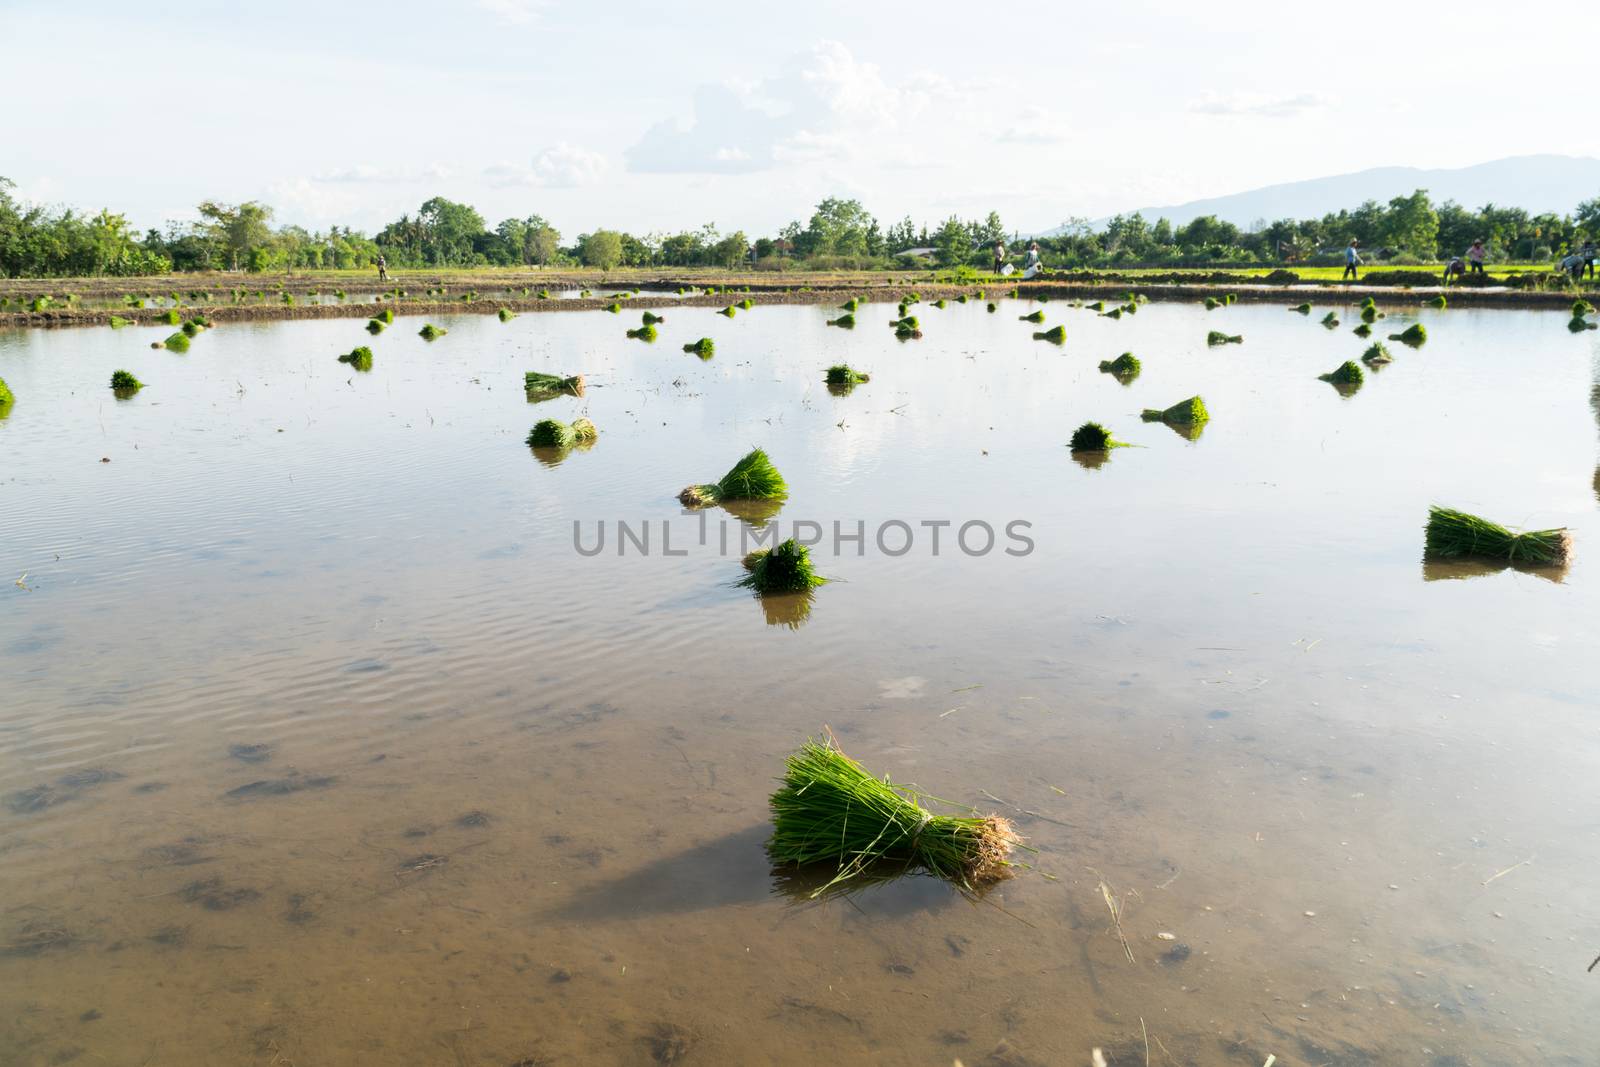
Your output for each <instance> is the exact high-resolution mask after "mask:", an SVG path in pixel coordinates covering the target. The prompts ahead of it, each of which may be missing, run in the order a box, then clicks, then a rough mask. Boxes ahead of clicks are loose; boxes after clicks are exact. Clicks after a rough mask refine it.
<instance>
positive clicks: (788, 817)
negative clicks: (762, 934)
mask: <svg viewBox="0 0 1600 1067" xmlns="http://www.w3.org/2000/svg"><path fill="white" fill-rule="evenodd" d="M780 781H781V785H780V786H779V787H778V789H777V791H776V792H774V793H773V794H772V798H771V800H770V802H769V803H770V805H771V808H772V837H771V838H770V839H769V840H768V841H767V854H768V856H769V857H770V858H771V859H772V862H773V863H774V864H775V865H777V866H779V867H809V866H824V867H826V868H831V869H832V870H833V871H834V874H833V876H832V878H831V879H830V880H829V881H828V882H827V883H826V884H824V885H822V886H820V887H819V888H817V889H815V890H813V891H812V892H811V893H810V894H809V895H810V896H811V897H812V898H816V897H819V896H822V895H824V894H826V893H828V892H830V891H834V890H837V889H839V887H841V886H846V885H847V884H848V883H850V882H852V881H853V880H857V879H861V880H864V881H870V880H871V879H872V877H873V875H874V872H877V871H881V870H882V869H883V868H884V867H885V866H889V865H893V866H898V867H901V868H903V869H908V870H909V869H917V870H923V871H926V872H927V873H929V874H931V875H934V876H935V877H937V878H942V879H944V880H945V881H947V882H949V883H951V884H952V885H954V886H956V887H957V888H958V889H960V890H962V891H963V892H965V893H967V894H969V895H976V894H977V893H979V892H980V891H981V890H982V889H983V888H984V887H986V886H988V885H990V884H992V883H994V882H997V881H999V880H1001V879H1003V878H1006V877H1008V876H1009V875H1010V874H1011V862H1010V860H1009V857H1010V855H1011V851H1012V849H1013V848H1015V847H1016V846H1017V845H1019V844H1021V842H1022V838H1021V837H1020V836H1018V834H1017V832H1016V830H1015V829H1013V828H1012V825H1011V823H1010V822H1008V821H1007V820H1005V819H1003V818H1001V817H999V816H998V815H989V816H978V815H977V814H976V813H973V815H972V816H970V817H967V816H961V817H958V816H952V815H935V814H933V813H932V812H930V811H928V810H927V808H925V807H924V806H923V805H924V802H926V801H929V800H932V799H933V798H931V797H929V796H928V795H927V794H924V793H920V792H917V791H915V790H912V789H908V788H906V787H904V786H901V787H896V786H894V785H893V784H892V783H891V782H890V781H889V779H888V778H887V777H885V778H882V779H879V778H875V777H873V776H872V775H870V774H868V773H867V772H866V770H865V769H864V768H863V767H862V766H861V765H860V764H859V763H857V762H856V761H855V760H853V759H851V758H850V757H849V756H847V755H845V754H844V753H843V752H841V751H840V750H839V746H838V742H837V741H836V740H835V739H834V737H833V735H832V733H831V732H830V733H829V734H828V737H827V740H826V741H825V742H818V741H813V740H807V741H806V743H805V744H804V745H802V746H801V747H800V750H799V751H798V752H796V753H794V754H793V755H791V756H790V757H789V758H788V760H787V761H786V762H785V765H784V774H783V778H782V779H781V780H780Z"/></svg>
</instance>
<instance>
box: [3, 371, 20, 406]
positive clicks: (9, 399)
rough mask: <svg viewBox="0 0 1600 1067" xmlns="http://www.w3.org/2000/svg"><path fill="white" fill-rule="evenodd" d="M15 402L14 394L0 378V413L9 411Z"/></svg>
mask: <svg viewBox="0 0 1600 1067" xmlns="http://www.w3.org/2000/svg"><path fill="white" fill-rule="evenodd" d="M16 401H17V397H16V394H15V393H13V392H12V391H11V387H10V386H9V385H7V384H6V380H5V379H4V378H0V411H9V410H11V405H12V404H14V403H16Z"/></svg>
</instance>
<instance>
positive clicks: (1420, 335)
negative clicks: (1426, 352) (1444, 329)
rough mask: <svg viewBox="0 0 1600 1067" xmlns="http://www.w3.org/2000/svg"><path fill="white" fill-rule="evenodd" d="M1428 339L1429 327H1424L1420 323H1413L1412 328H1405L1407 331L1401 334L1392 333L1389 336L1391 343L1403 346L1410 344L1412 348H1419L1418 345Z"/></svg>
mask: <svg viewBox="0 0 1600 1067" xmlns="http://www.w3.org/2000/svg"><path fill="white" fill-rule="evenodd" d="M1427 339H1428V329H1427V327H1425V326H1423V325H1422V323H1420V322H1413V323H1412V324H1411V325H1410V326H1407V327H1406V328H1405V330H1404V331H1402V332H1401V333H1391V334H1390V335H1389V340H1391V341H1399V342H1401V343H1403V344H1408V345H1410V346H1411V347H1412V348H1415V347H1417V346H1418V345H1420V344H1422V343H1423V342H1424V341H1426V340H1427Z"/></svg>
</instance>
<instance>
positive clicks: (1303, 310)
mask: <svg viewBox="0 0 1600 1067" xmlns="http://www.w3.org/2000/svg"><path fill="white" fill-rule="evenodd" d="M1289 310H1290V311H1298V312H1300V314H1302V315H1309V314H1311V305H1310V304H1296V305H1295V306H1294V307H1292V308H1290V309H1289Z"/></svg>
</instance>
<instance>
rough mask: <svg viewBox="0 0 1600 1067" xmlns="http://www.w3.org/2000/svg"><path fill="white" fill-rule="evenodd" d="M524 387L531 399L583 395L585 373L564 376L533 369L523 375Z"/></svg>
mask: <svg viewBox="0 0 1600 1067" xmlns="http://www.w3.org/2000/svg"><path fill="white" fill-rule="evenodd" d="M522 388H523V391H524V392H525V393H527V394H528V399H529V400H548V399H549V398H551V397H553V396H563V395H565V396H582V395H583V375H581V374H574V375H572V376H571V377H567V378H563V377H562V376H561V375H559V374H541V373H540V372H539V371H536V370H531V371H528V372H527V373H526V374H524V375H523V376H522Z"/></svg>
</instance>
